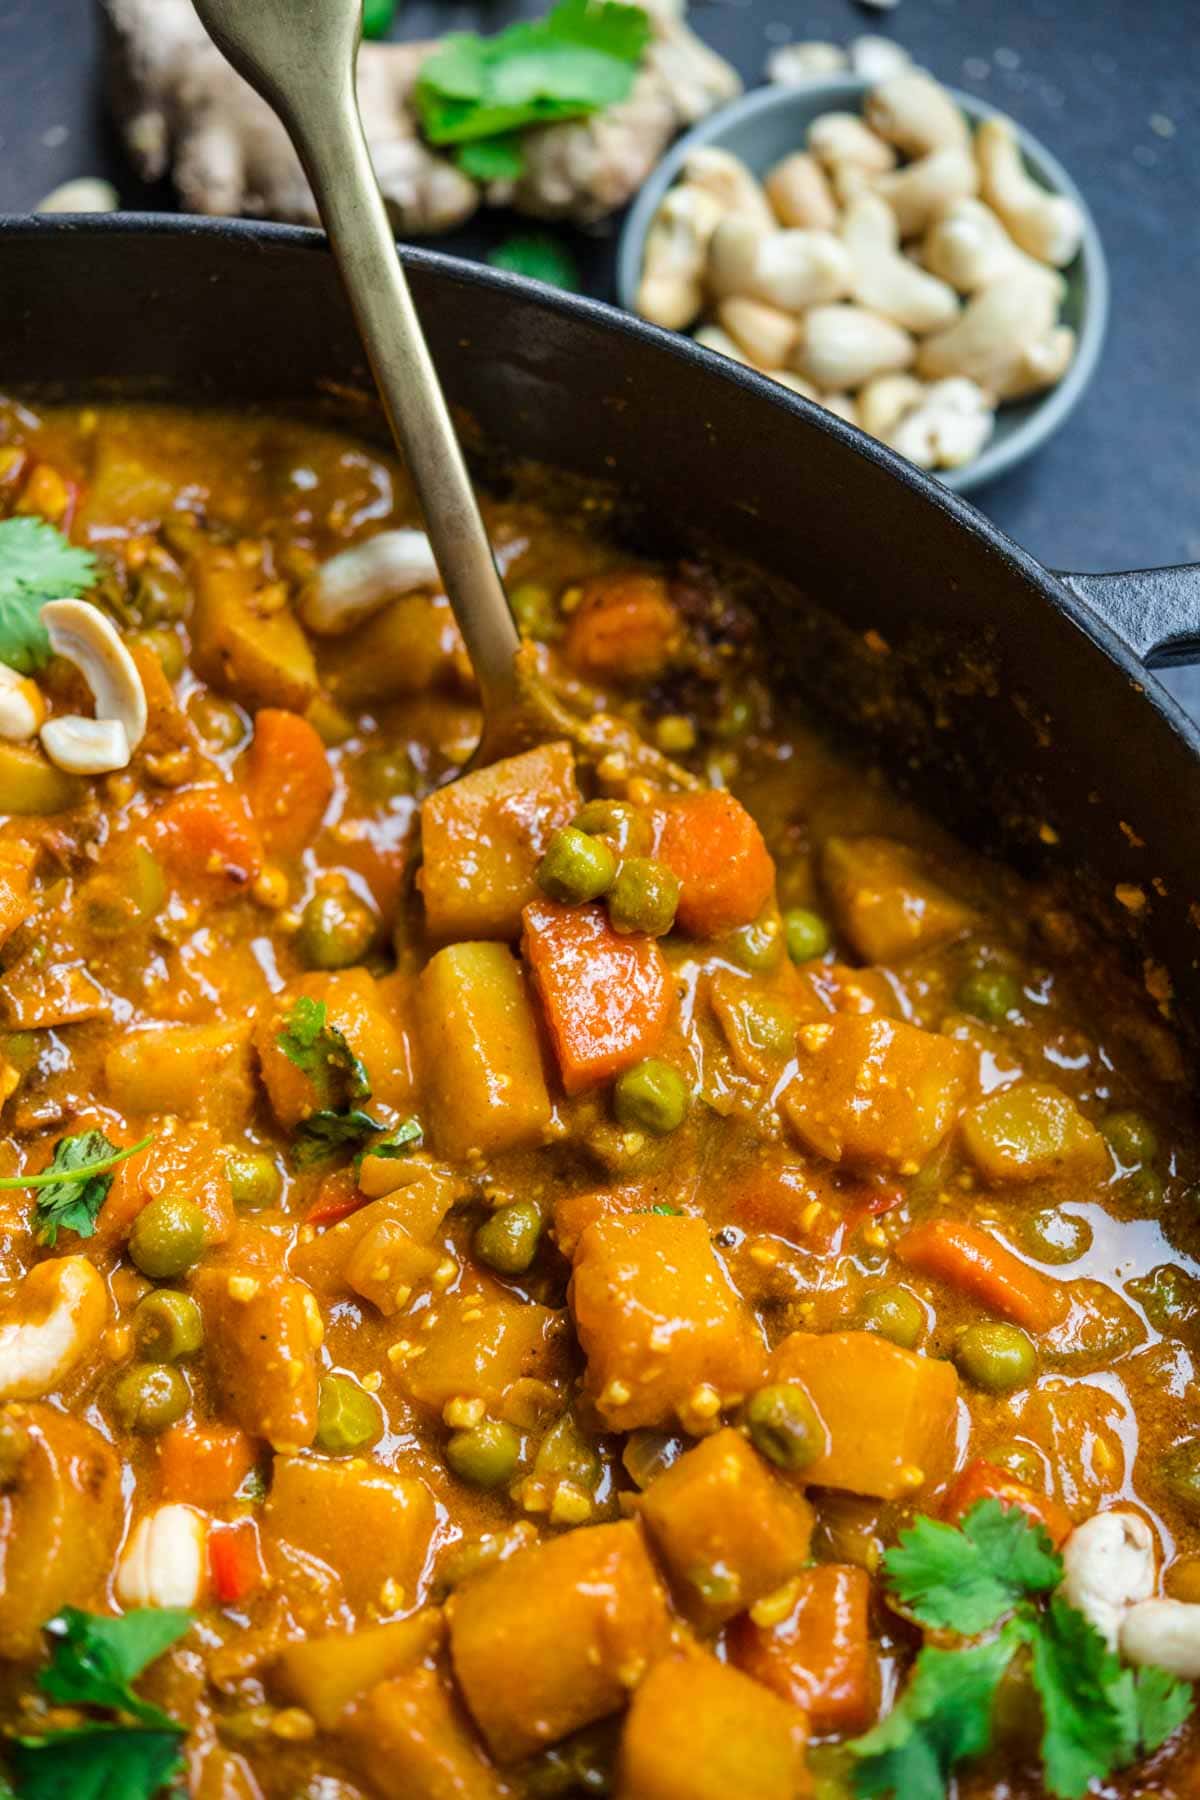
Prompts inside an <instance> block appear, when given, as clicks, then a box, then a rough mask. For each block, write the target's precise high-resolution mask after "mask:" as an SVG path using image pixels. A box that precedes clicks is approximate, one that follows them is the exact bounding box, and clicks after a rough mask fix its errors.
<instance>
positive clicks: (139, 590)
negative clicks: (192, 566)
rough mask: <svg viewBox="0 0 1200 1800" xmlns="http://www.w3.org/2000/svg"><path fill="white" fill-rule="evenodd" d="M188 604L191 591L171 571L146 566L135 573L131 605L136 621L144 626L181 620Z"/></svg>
mask: <svg viewBox="0 0 1200 1800" xmlns="http://www.w3.org/2000/svg"><path fill="white" fill-rule="evenodd" d="M191 603H192V595H191V590H190V588H189V587H188V585H187V583H186V582H185V581H184V579H183V577H182V575H179V574H177V573H176V571H175V570H174V569H170V568H165V567H158V568H155V567H151V566H149V565H147V566H146V567H144V568H141V569H139V570H138V572H137V576H136V579H135V581H134V586H133V604H134V608H135V610H136V612H137V615H138V617H139V619H144V620H145V621H146V623H147V624H148V625H158V624H162V623H163V622H169V621H171V620H173V619H182V618H183V616H184V614H185V613H186V612H187V610H188V608H189V607H190V606H191Z"/></svg>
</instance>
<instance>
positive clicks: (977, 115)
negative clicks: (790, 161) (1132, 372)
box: [617, 75, 1108, 493]
mask: <svg viewBox="0 0 1200 1800" xmlns="http://www.w3.org/2000/svg"><path fill="white" fill-rule="evenodd" d="M871 86H872V83H871V82H870V81H869V80H867V79H866V78H865V77H863V76H859V75H832V76H822V77H820V78H818V79H816V80H814V81H811V82H808V83H806V84H805V86H803V87H794V88H792V87H766V88H758V89H756V90H755V91H754V92H753V93H750V94H745V95H743V97H742V98H741V99H740V100H734V101H733V102H732V103H731V104H730V105H729V106H724V107H722V108H721V109H720V111H719V112H715V113H713V114H711V115H710V117H709V118H707V119H704V120H703V121H702V122H701V123H700V124H699V125H697V126H696V127H695V129H694V130H692V131H689V132H688V134H687V136H686V137H683V138H680V140H679V142H678V143H677V144H675V145H674V147H673V148H672V149H671V150H670V151H668V153H667V155H666V156H665V157H664V158H663V160H662V162H661V163H660V164H659V165H658V167H657V169H655V171H654V173H653V174H652V175H651V177H650V179H649V180H648V181H647V182H646V184H645V186H644V187H643V188H642V190H641V192H640V194H639V195H638V197H637V199H636V200H635V202H634V204H633V206H632V207H631V208H630V211H629V215H628V217H627V219H626V221H625V225H624V228H623V230H622V232H621V241H620V245H619V247H618V251H617V294H618V298H619V299H620V302H621V305H622V306H624V307H627V308H629V310H630V311H632V310H633V302H634V296H635V295H636V293H637V287H638V277H639V274H640V272H641V266H642V246H643V244H644V242H645V238H646V233H647V231H648V230H649V227H650V222H651V220H652V219H653V217H654V214H655V213H656V212H657V210H658V204H659V201H660V200H661V199H662V197H663V195H664V194H665V193H666V191H667V189H668V188H669V187H670V186H671V184H672V182H673V181H674V180H675V179H676V177H677V176H678V174H679V172H680V170H681V168H682V167H683V163H684V159H685V158H686V157H687V155H688V154H689V152H690V151H692V150H695V149H698V148H699V146H700V145H701V144H717V145H719V146H720V147H721V149H723V150H729V151H731V152H732V154H733V155H735V156H738V157H740V158H741V160H742V161H743V162H744V163H746V164H748V165H749V167H750V168H751V169H753V170H755V172H756V173H758V174H764V173H765V172H766V170H768V169H769V168H770V167H771V166H772V164H774V163H777V162H778V161H779V160H780V159H781V157H784V156H787V155H788V154H789V153H790V152H791V151H793V150H799V149H802V148H803V146H804V142H805V139H806V137H807V133H808V127H809V125H810V124H811V123H812V121H813V119H815V118H816V117H817V115H818V114H819V113H825V112H832V111H835V110H841V111H845V112H860V111H861V110H862V99H863V95H864V94H865V93H866V91H867V89H868V88H869V87H871ZM948 92H949V93H951V94H952V95H953V97H954V99H955V100H956V101H957V102H958V104H959V106H961V108H962V110H963V112H964V113H965V114H966V115H967V117H968V118H969V119H971V120H972V121H977V120H980V119H986V118H988V117H989V116H991V115H992V114H993V113H995V112H996V110H997V109H996V108H995V107H993V106H987V105H985V103H984V102H983V101H982V100H977V99H976V98H975V97H974V95H973V94H964V93H962V92H961V91H960V90H959V89H957V88H950V89H949V90H948ZM1017 135H1018V137H1019V139H1020V143H1021V149H1022V151H1023V152H1024V155H1025V160H1026V163H1027V164H1028V166H1029V169H1030V172H1031V173H1032V174H1033V175H1034V176H1035V177H1036V178H1037V180H1039V181H1040V182H1041V183H1042V184H1043V185H1044V186H1045V187H1048V188H1052V189H1054V190H1055V191H1056V192H1057V193H1060V194H1068V195H1069V196H1070V197H1071V199H1072V200H1074V201H1075V202H1076V204H1077V205H1078V206H1079V207H1080V209H1081V210H1082V213H1083V222H1084V231H1083V247H1082V249H1081V250H1080V252H1079V255H1078V256H1077V257H1076V258H1075V261H1074V262H1073V263H1072V264H1071V266H1070V268H1068V269H1066V270H1064V271H1063V272H1064V274H1065V276H1066V279H1067V294H1066V299H1065V300H1064V302H1063V307H1062V318H1063V321H1064V323H1065V324H1067V325H1071V326H1073V327H1074V329H1075V331H1076V333H1077V334H1078V338H1079V344H1078V348H1077V349H1076V352H1075V360H1074V362H1073V363H1072V364H1071V367H1070V368H1069V369H1068V370H1067V373H1066V375H1065V376H1064V377H1063V379H1062V380H1061V381H1060V382H1059V384H1058V386H1057V387H1053V388H1051V389H1049V391H1048V392H1047V393H1045V394H1038V395H1036V396H1035V397H1034V398H1032V399H1030V400H1018V401H1014V402H1010V403H1009V404H1008V405H1006V406H1003V407H1001V409H1000V411H999V412H998V413H997V415H996V429H995V432H994V434H993V436H992V438H991V440H990V442H989V443H988V446H987V448H986V449H985V450H984V452H983V454H982V455H981V456H977V457H976V459H975V461H974V462H971V463H968V464H967V465H966V466H965V468H961V469H945V470H940V471H939V472H938V473H939V478H940V479H941V480H942V481H944V482H945V484H946V486H947V487H951V488H956V489H957V490H958V492H959V493H965V492H966V491H967V490H968V489H969V488H976V487H981V486H982V485H983V483H984V482H985V481H991V480H992V479H993V478H994V477H995V476H997V475H1000V474H1003V473H1004V471H1005V470H1006V469H1011V468H1012V467H1013V465H1014V464H1015V463H1018V462H1020V461H1021V460H1022V459H1023V458H1024V457H1026V456H1029V455H1031V454H1032V452H1033V451H1034V450H1036V449H1037V448H1038V447H1039V445H1041V444H1043V443H1044V442H1045V440H1046V439H1047V438H1048V437H1049V436H1050V434H1051V432H1054V431H1057V429H1058V427H1059V426H1060V425H1061V424H1062V422H1063V420H1064V419H1065V418H1066V417H1067V414H1068V413H1069V412H1070V411H1071V409H1072V407H1073V406H1074V405H1075V403H1076V401H1077V400H1078V399H1079V396H1080V395H1081V394H1082V393H1083V390H1084V388H1085V387H1086V386H1087V384H1088V382H1089V381H1090V380H1091V378H1092V376H1093V374H1094V373H1095V369H1096V363H1097V361H1098V359H1099V356H1100V349H1101V346H1102V344H1103V342H1104V331H1105V326H1106V323H1107V319H1108V268H1107V264H1106V263H1105V259H1104V251H1103V250H1102V248H1101V246H1100V234H1099V232H1098V231H1097V229H1096V222H1095V220H1094V219H1093V218H1092V215H1091V212H1090V211H1089V209H1088V207H1087V204H1086V202H1085V201H1084V199H1083V196H1082V195H1081V194H1080V192H1079V189H1078V188H1077V187H1076V186H1075V183H1074V182H1073V181H1072V180H1071V177H1070V176H1069V175H1068V174H1067V172H1066V170H1065V169H1064V168H1063V166H1062V164H1061V163H1060V162H1058V161H1057V160H1056V158H1054V157H1053V156H1051V154H1050V152H1049V151H1048V150H1046V149H1044V148H1043V146H1042V145H1041V144H1039V143H1038V141H1037V139H1036V138H1032V137H1030V135H1029V133H1028V132H1027V131H1023V130H1022V129H1021V127H1020V126H1017Z"/></svg>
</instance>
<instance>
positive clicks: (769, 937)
mask: <svg viewBox="0 0 1200 1800" xmlns="http://www.w3.org/2000/svg"><path fill="white" fill-rule="evenodd" d="M784 933H785V927H784V923H783V920H782V919H781V918H780V916H779V914H778V913H769V914H767V915H766V917H764V918H761V919H755V920H754V921H753V922H752V923H751V924H749V925H742V926H739V928H738V929H737V930H736V931H731V932H730V934H729V936H728V937H727V938H726V939H725V948H726V949H727V950H728V952H729V954H730V956H732V957H733V960H734V961H735V962H736V963H739V964H740V965H741V967H742V968H743V969H748V970H749V971H750V973H751V974H752V975H769V974H770V972H771V970H772V969H775V968H778V966H779V964H780V961H781V960H782V958H783V949H784Z"/></svg>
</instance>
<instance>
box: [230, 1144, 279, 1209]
mask: <svg viewBox="0 0 1200 1800" xmlns="http://www.w3.org/2000/svg"><path fill="white" fill-rule="evenodd" d="M225 1173H226V1174H227V1175H228V1176H229V1188H230V1192H231V1193H232V1195H233V1204H234V1205H235V1206H236V1207H237V1208H238V1210H239V1211H240V1212H264V1211H265V1210H266V1208H267V1207H269V1206H275V1205H277V1203H278V1201H279V1196H280V1194H281V1193H282V1191H283V1176H282V1175H281V1174H280V1173H279V1165H278V1164H277V1163H276V1161H275V1158H274V1157H273V1156H271V1155H270V1153H269V1152H268V1151H266V1150H234V1151H231V1152H230V1154H229V1155H228V1156H227V1157H226V1159H225Z"/></svg>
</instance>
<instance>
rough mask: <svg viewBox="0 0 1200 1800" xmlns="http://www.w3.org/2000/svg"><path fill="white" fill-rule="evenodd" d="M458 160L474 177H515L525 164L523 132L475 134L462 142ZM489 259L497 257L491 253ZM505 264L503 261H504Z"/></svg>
mask: <svg viewBox="0 0 1200 1800" xmlns="http://www.w3.org/2000/svg"><path fill="white" fill-rule="evenodd" d="M454 160H455V162H456V163H457V164H458V166H459V168H460V169H461V170H462V172H463V174H464V175H469V176H470V177H471V180H472V181H515V180H516V179H517V177H518V175H519V174H520V173H521V170H522V169H523V168H524V167H525V153H524V151H523V150H522V149H521V138H520V134H519V133H518V132H516V131H506V132H502V133H501V134H500V136H499V137H486V138H474V139H472V141H471V142H470V143H469V144H458V145H456V147H455V151H454ZM488 260H489V261H492V260H493V259H492V258H490V257H489V259H488ZM501 266H502V267H503V265H501Z"/></svg>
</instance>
